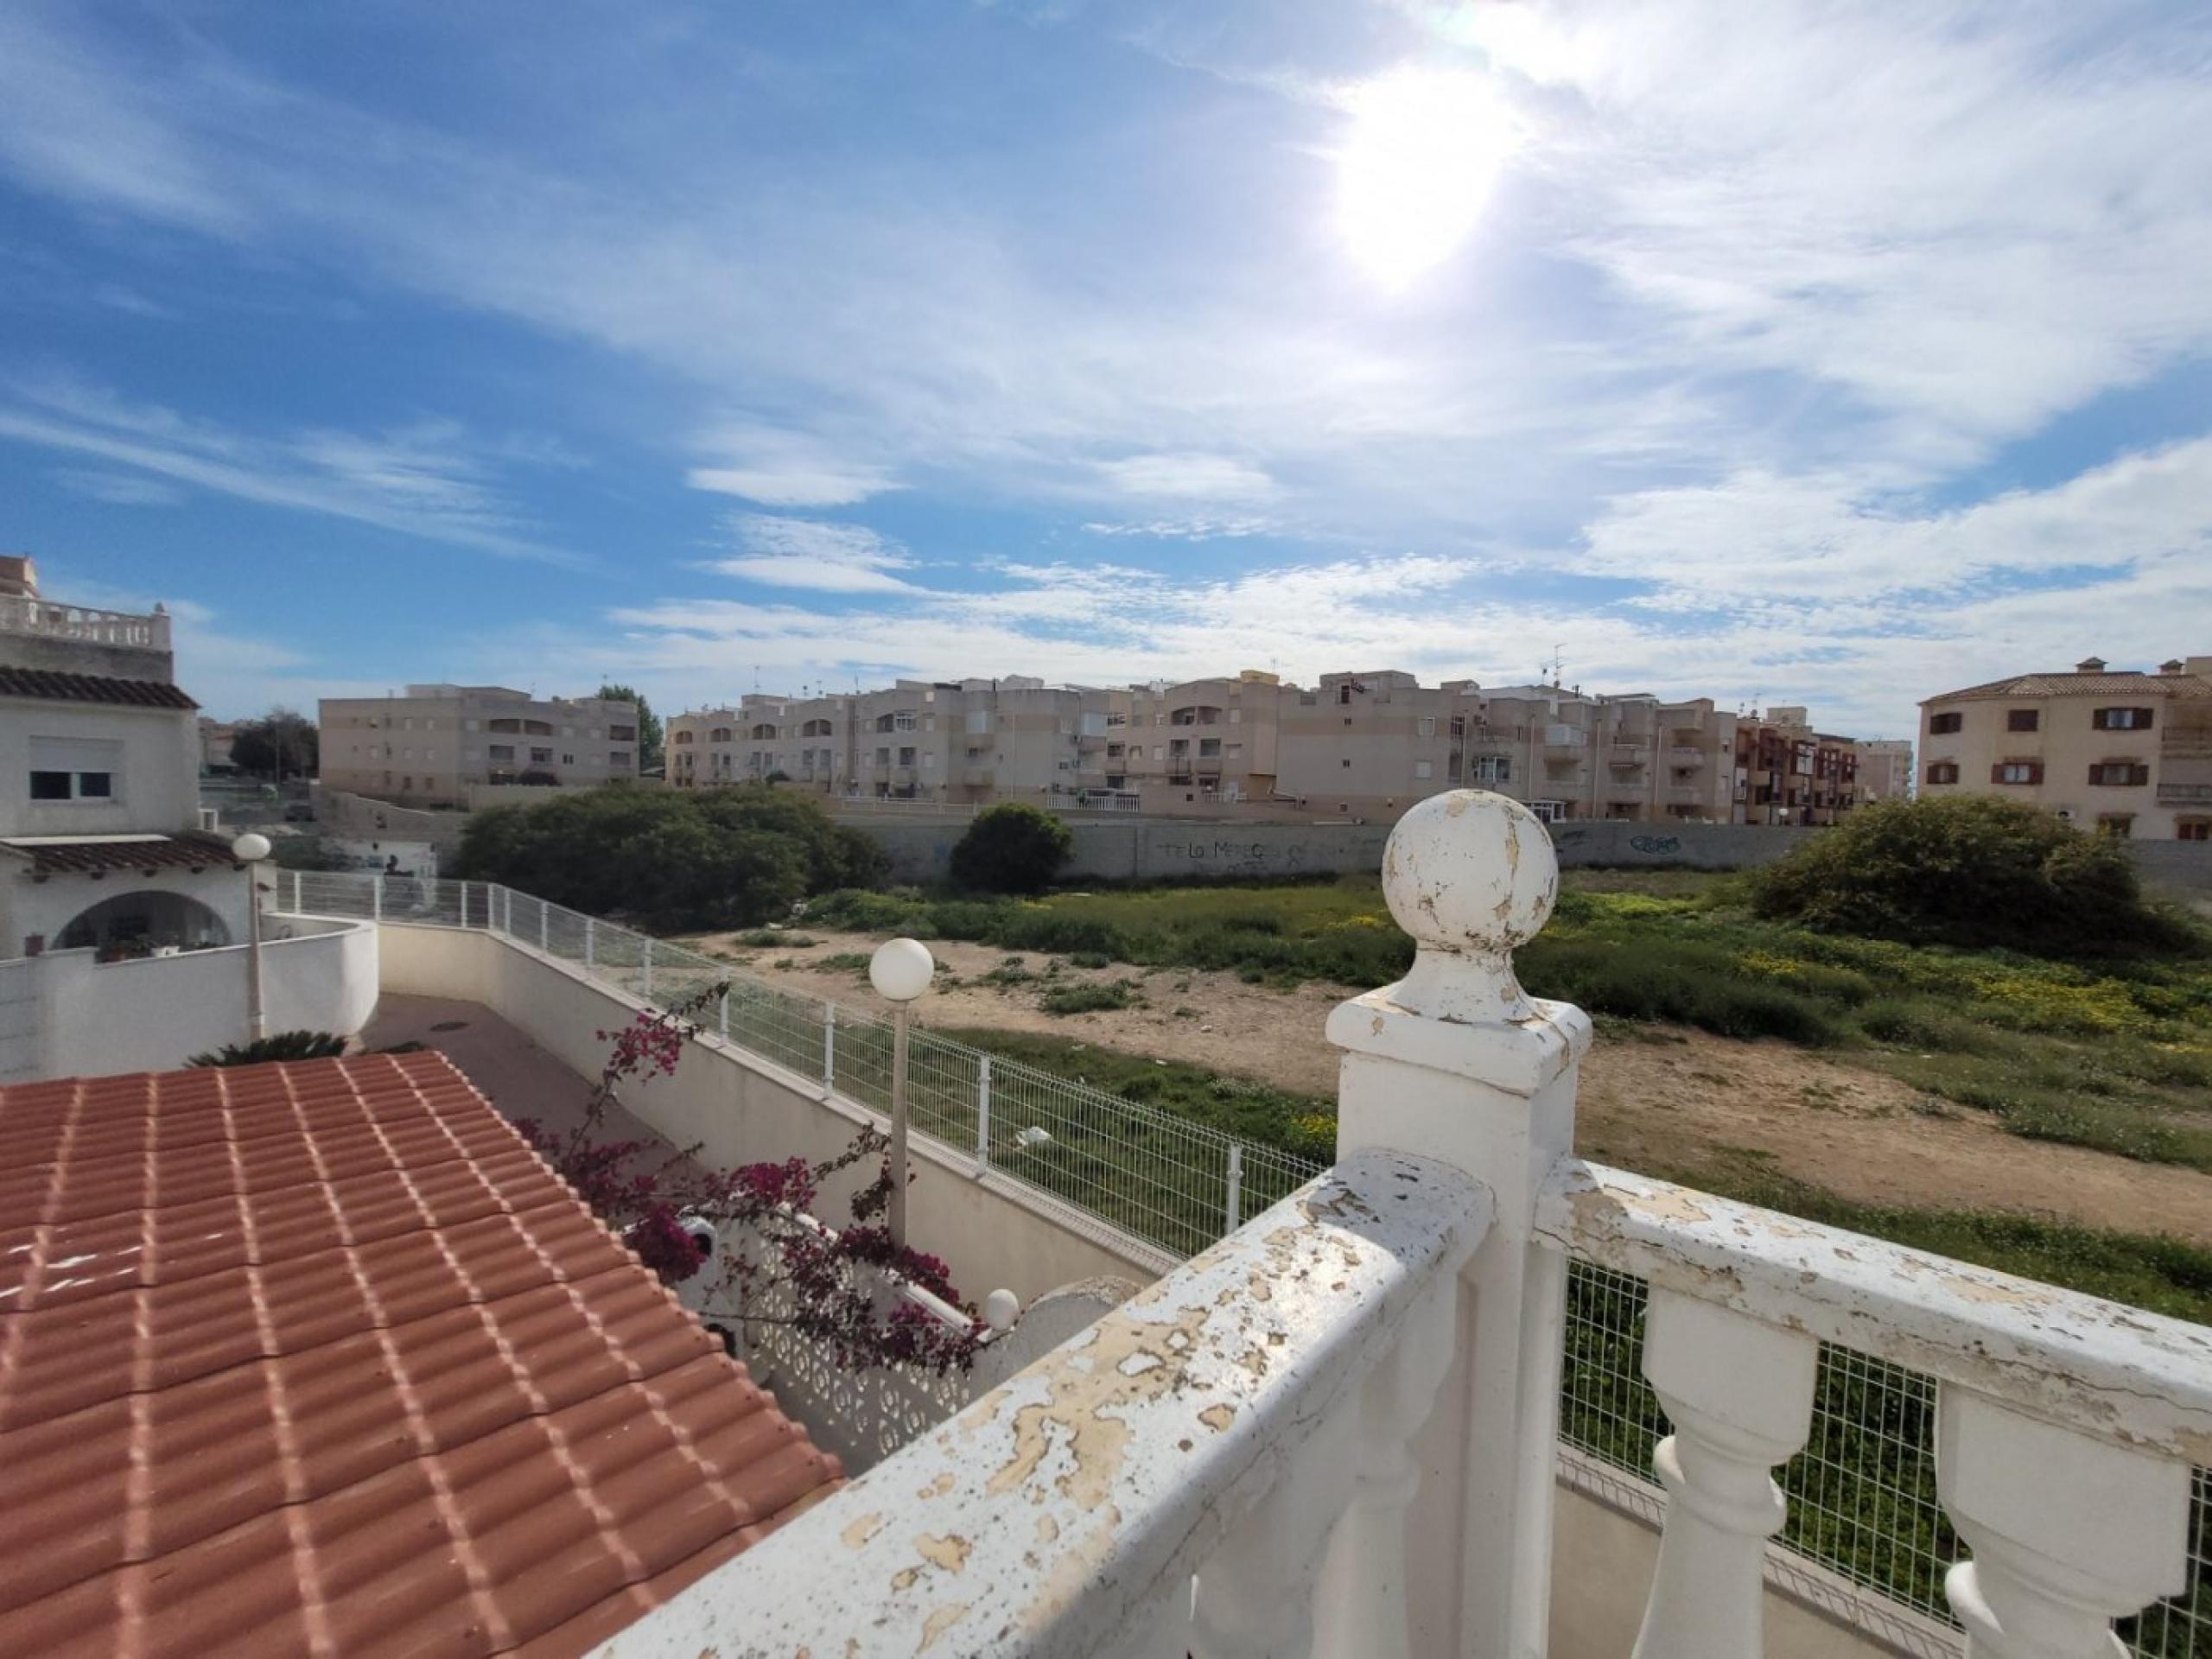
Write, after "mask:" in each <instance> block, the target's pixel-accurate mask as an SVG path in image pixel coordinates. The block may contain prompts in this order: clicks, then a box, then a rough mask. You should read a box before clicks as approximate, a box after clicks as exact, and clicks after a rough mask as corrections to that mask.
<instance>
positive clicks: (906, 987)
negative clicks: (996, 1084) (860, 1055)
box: [868, 939, 937, 1245]
mask: <svg viewBox="0 0 2212 1659" xmlns="http://www.w3.org/2000/svg"><path fill="white" fill-rule="evenodd" d="M936 976H937V963H936V961H935V959H934V958H932V957H931V955H930V952H929V947H928V946H927V945H925V944H923V943H922V942H921V941H920V940H919V939H887V940H885V941H884V942H883V943H882V944H880V945H878V946H877V947H876V949H875V955H874V956H873V957H870V958H869V959H868V983H869V984H871V985H873V986H874V987H875V988H876V991H877V992H878V994H879V995H881V996H882V997H883V998H884V999H885V1000H886V1001H888V1002H889V1003H890V1004H891V1013H892V1020H891V1215H890V1217H889V1220H890V1226H891V1242H892V1243H893V1244H899V1245H904V1244H905V1243H906V1022H907V1016H908V1014H910V1013H911V1012H912V1009H911V1006H910V1005H911V1004H912V1002H913V1000H914V999H915V998H916V997H918V996H919V995H921V994H922V993H923V992H924V991H926V990H927V989H929V988H930V981H931V979H933V978H935V977H936Z"/></svg>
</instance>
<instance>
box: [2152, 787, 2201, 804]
mask: <svg viewBox="0 0 2212 1659" xmlns="http://www.w3.org/2000/svg"><path fill="white" fill-rule="evenodd" d="M2158 804H2159V805H2160V806H2202V805H2207V804H2212V784H2165V783H2162V784H2160V785H2158Z"/></svg>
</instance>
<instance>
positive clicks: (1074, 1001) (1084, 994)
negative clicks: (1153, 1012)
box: [1037, 979, 1135, 1014]
mask: <svg viewBox="0 0 2212 1659" xmlns="http://www.w3.org/2000/svg"><path fill="white" fill-rule="evenodd" d="M1133 1001H1135V990H1134V988H1132V987H1131V985H1130V984H1129V982H1128V980H1126V979H1113V980H1107V981H1105V982H1103V983H1094V984H1090V985H1055V986H1053V987H1052V988H1051V989H1050V990H1048V991H1046V993H1045V995H1044V997H1043V998H1042V1000H1040V1001H1039V1003H1038V1004H1037V1006H1038V1007H1040V1008H1042V1009H1044V1010H1045V1012H1046V1013H1047V1014H1098V1013H1103V1012H1104V1011H1105V1010H1107V1009H1109V1008H1126V1007H1128V1006H1129V1005H1130V1003H1131V1002H1133Z"/></svg>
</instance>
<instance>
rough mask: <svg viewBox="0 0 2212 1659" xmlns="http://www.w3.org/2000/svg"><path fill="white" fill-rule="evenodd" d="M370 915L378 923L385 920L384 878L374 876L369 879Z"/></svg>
mask: <svg viewBox="0 0 2212 1659" xmlns="http://www.w3.org/2000/svg"><path fill="white" fill-rule="evenodd" d="M369 894H370V899H369V902H370V910H369V913H370V914H371V915H372V916H373V917H374V918H376V919H377V920H378V921H382V920H384V877H382V876H380V875H372V876H371V877H370V878H369Z"/></svg>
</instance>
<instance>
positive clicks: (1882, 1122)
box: [687, 931, 2212, 1244]
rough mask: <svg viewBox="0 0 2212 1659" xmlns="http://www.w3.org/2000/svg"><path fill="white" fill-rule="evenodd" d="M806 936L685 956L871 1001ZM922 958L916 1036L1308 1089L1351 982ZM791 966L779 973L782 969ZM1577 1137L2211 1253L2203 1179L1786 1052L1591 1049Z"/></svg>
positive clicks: (1649, 1157) (1313, 1088) (1848, 1194)
mask: <svg viewBox="0 0 2212 1659" xmlns="http://www.w3.org/2000/svg"><path fill="white" fill-rule="evenodd" d="M807 937H809V938H815V939H817V940H818V941H819V943H818V944H816V945H815V946H814V947H813V948H812V949H810V950H791V951H781V950H773V949H770V950H747V949H746V948H745V947H743V946H740V945H738V944H735V943H734V940H733V938H731V937H730V936H728V935H708V936H703V937H702V938H695V939H691V940H689V941H687V943H690V944H693V945H694V946H695V947H697V948H701V949H709V950H721V951H724V952H727V953H728V954H729V955H731V956H732V957H739V958H744V959H747V963H746V970H747V972H748V973H752V974H754V975H757V976H760V977H762V978H765V979H768V980H771V981H773V982H777V983H779V984H783V985H787V986H790V987H791V988H794V989H798V990H804V991H807V992H809V993H810V994H812V995H829V996H834V997H835V998H836V1000H837V1001H840V1002H842V1003H846V1004H848V1005H849V1006H854V1007H871V1008H875V1007H880V1006H881V1004H880V999H878V998H877V997H876V995H874V992H873V991H872V990H870V989H869V988H868V984H867V982H866V980H865V979H864V978H863V977H861V976H857V975H855V974H854V973H852V972H849V971H847V970H842V969H840V970H836V971H834V972H825V971H824V970H823V969H819V968H817V967H816V966H814V965H813V964H814V963H819V962H821V961H822V960H823V958H825V957H831V956H835V955H836V954H838V953H840V952H848V951H860V952H863V953H865V952H866V951H868V950H872V949H873V948H874V945H875V944H876V943H877V941H876V940H874V939H873V938H868V937H867V936H864V935H861V934H841V933H823V932H812V931H810V932H809V933H808V935H807ZM930 948H931V950H932V951H933V952H935V953H936V955H937V957H938V961H939V962H941V963H944V964H946V965H947V966H948V967H949V968H950V969H951V972H952V975H953V976H956V977H957V979H958V980H959V981H960V983H959V984H957V986H954V987H952V988H943V985H944V982H943V981H940V988H938V989H937V990H934V991H932V992H931V993H930V995H928V996H927V997H926V998H925V1000H924V1001H922V1002H921V1003H920V1004H919V1005H918V1008H917V1013H918V1017H919V1018H920V1019H921V1020H922V1021H923V1022H924V1023H925V1024H927V1025H931V1026H938V1027H957V1026H982V1027H995V1028H997V1029H1001V1030H1010V1031H1040V1032H1050V1033H1054V1034H1057V1035H1060V1036H1066V1037H1073V1038H1075V1039H1077V1040H1079V1041H1085V1042H1096V1043H1098V1044H1100V1045H1102V1046H1106V1047H1109V1048H1116V1049H1120V1050H1122V1051H1124V1052H1129V1053H1137V1054H1148V1055H1154V1056H1157V1057H1159V1058H1166V1059H1173V1060H1183V1061H1187V1062H1189V1063H1191V1064H1192V1065H1204V1066H1207V1067H1210V1068H1211V1069H1213V1070H1216V1071H1226V1072H1234V1073H1238V1074H1241V1075H1243V1076H1245V1077H1258V1078H1262V1079H1263V1080H1265V1081H1267V1082H1268V1083H1272V1084H1275V1085H1276V1086H1278V1087H1280V1088H1285V1089H1292V1090H1300V1091H1301V1092H1304V1093H1307V1094H1317V1095H1332V1094H1333V1093H1335V1091H1336V1078H1337V1065H1336V1052H1335V1051H1334V1050H1333V1049H1332V1048H1331V1047H1330V1046H1329V1045H1328V1043H1327V1041H1326V1039H1325V1038H1324V1037H1323V1036H1322V1034H1321V1023H1322V1019H1323V1016H1324V1015H1325V1014H1326V1012H1327V1011H1328V1009H1329V1008H1330V1007H1332V1006H1333V1005H1334V1004H1335V1003H1336V1002H1338V1001H1341V1000H1342V999H1343V998H1344V997H1345V996H1347V995H1351V991H1349V990H1347V989H1346V988H1343V987H1340V986H1339V987H1326V988H1325V987H1319V986H1308V987H1306V988H1305V989H1303V990H1300V991H1297V992H1283V991H1274V990H1269V989H1268V988H1265V987H1263V986H1257V985H1247V984H1245V983H1243V982H1242V981H1240V980H1238V979H1237V978H1236V976H1234V975H1230V974H1205V973H1190V972H1187V971H1185V970H1184V969H1151V970H1149V971H1147V970H1145V969H1135V968H1130V967H1127V966H1122V965H1116V967H1113V968H1109V969H1097V970H1086V969H1077V968H1074V967H1071V966H1068V965H1065V964H1063V966H1062V969H1061V975H1062V977H1063V979H1072V980H1078V981H1080V980H1113V979H1122V978H1130V979H1135V980H1136V981H1137V982H1139V983H1140V984H1141V987H1142V990H1143V996H1144V1004H1145V1005H1144V1006H1142V1007H1132V1008H1127V1009H1121V1010H1116V1011H1113V1012H1108V1013H1100V1014H1073V1015H1054V1014H1046V1013H1044V1012H1042V1011H1041V1010H1040V1009H1039V1007H1038V1006H1037V997H1038V992H1039V986H1038V985H1037V984H1035V983H1034V982H1032V983H1028V984H1023V985H1016V986H1011V987H999V986H990V985H980V984H976V983H975V982H974V981H975V980H976V977H977V976H980V975H982V974H984V973H987V972H988V971H989V970H990V969H994V968H995V967H997V966H998V965H999V963H1001V961H1002V960H1004V958H1005V954H1006V953H1005V952H1003V951H1001V950H998V949H997V948H995V947H994V946H989V945H978V944H958V943H954V942H948V941H938V942H936V943H933V944H931V947H930ZM1049 960H1050V958H1049V957H1043V956H1040V955H1035V954H1032V955H1030V956H1028V957H1027V958H1026V959H1025V961H1026V965H1027V967H1028V968H1029V969H1030V970H1031V971H1032V972H1041V971H1042V970H1043V969H1044V968H1045V966H1046V963H1047V962H1048V961H1049ZM786 961H787V962H788V963H789V965H788V966H785V967H778V966H777V965H776V964H777V963H779V962H786ZM1179 1009H1187V1010H1188V1011H1189V1012H1188V1013H1187V1014H1178V1012H1177V1011H1178V1010H1179ZM1575 1139H1576V1144H1577V1147H1578V1148H1579V1149H1580V1151H1581V1152H1582V1153H1583V1154H1584V1155H1585V1156H1586V1157H1589V1158H1591V1159H1593V1160H1597V1161H1599V1162H1602V1163H1609V1164H1617V1165H1620V1166H1624V1167H1626V1168H1630V1169H1635V1168H1638V1167H1648V1166H1653V1165H1661V1166H1666V1167H1668V1168H1669V1169H1673V1170H1688V1171H1694V1170H1695V1169H1696V1168H1697V1167H1698V1166H1700V1165H1703V1164H1705V1163H1707V1162H1708V1161H1709V1160H1716V1159H1723V1158H1726V1159H1738V1160H1740V1159H1741V1158H1743V1157H1744V1156H1745V1155H1746V1154H1748V1155H1750V1156H1752V1157H1755V1158H1757V1159H1758V1160H1760V1161H1761V1163H1762V1164H1763V1166H1765V1167H1768V1168H1770V1169H1773V1170H1775V1171H1777V1172H1778V1173H1782V1174H1784V1175H1788V1176H1790V1177H1793V1178H1795V1179H1798V1180H1802V1181H1805V1182H1808V1183H1809V1184H1811V1185H1815V1186H1819V1187H1822V1188H1825V1189H1826V1190H1827V1191H1828V1192H1834V1193H1836V1194H1838V1195H1839V1196H1840V1197H1843V1198H1851V1199H1854V1200H1857V1201H1859V1202H1862V1203H1874V1204H1897V1205H1910V1206H1912V1207H1915V1208H1923V1209H1974V1210H2012V1211H2027V1212H2030V1213H2032V1214H2037V1215H2042V1216H2047V1217H2058V1218H2062V1219H2065V1220H2070V1221H2077V1222H2082V1223H2087V1224H2090V1225H2094V1226H2100V1227H2115V1228H2122V1229H2125V1230H2128V1231H2130V1232H2163V1233H2170V1234H2172V1235H2174V1236H2177V1237H2181V1238H2185V1239H2189V1240H2191V1241H2193V1242H2195V1243H2200V1244H2212V1176H2208V1175H2203V1174H2200V1173H2197V1172H2196V1171H2194V1170H2187V1169H2179V1168H2175V1167H2173V1166H2168V1165H2163V1164H2142V1163H2136V1162H2133V1161H2132V1160H2128V1159H2125V1158H2115V1157H2112V1156H2110V1155H2108V1154H2104V1153H2097V1152H2090V1151H2088V1150H2085V1149H2083V1148H2082V1147H2063V1146H2056V1145H2052V1144H2050V1143H2049V1142H2044V1141H2024V1140H2022V1139H2020V1138H2019V1137H2018V1136H2017V1135H2008V1134H2006V1133H2005V1131H2004V1130H2003V1129H2001V1128H1999V1127H1997V1125H1996V1123H1995V1122H1994V1121H1993V1119H1991V1118H1989V1117H1987V1116H1985V1115H1983V1114H1981V1113H1979V1112H1975V1111H1972V1110H1970V1109H1967V1108H1963V1107H1959V1106H1955V1105H1950V1104H1948V1103H1942V1102H1936V1101H1933V1100H1930V1099H1929V1097H1928V1096H1923V1095H1922V1094H1921V1093H1919V1092H1918V1091H1917V1090H1913V1089H1910V1088H1909V1087H1907V1086H1906V1085H1905V1084H1901V1083H1898V1082H1897V1081H1896V1080H1895V1079H1893V1078H1891V1077H1884V1076H1882V1075H1880V1074H1878V1073H1877V1072H1872V1071H1860V1070H1858V1069H1856V1068H1854V1067H1852V1066H1848V1065H1839V1064H1837V1063H1836V1062H1835V1061H1834V1060H1831V1059H1827V1058H1823V1057H1821V1056H1820V1055H1818V1054H1813V1053H1808V1052H1806V1051H1804V1050H1802V1049H1798V1048H1793V1047H1790V1046H1788V1045H1787V1044H1783V1043H1779V1042H1758V1043H1745V1042H1736V1041H1732V1040H1730V1039H1726V1038H1720V1037H1713V1036H1708V1035H1707V1034H1706V1033H1703V1032H1696V1031H1680V1032H1678V1031H1675V1030H1672V1029H1668V1030H1664V1031H1660V1030H1649V1031H1636V1030H1631V1031H1629V1032H1627V1033H1624V1034H1618V1035H1616V1034H1608V1035H1607V1036H1605V1037H1601V1038H1600V1039H1599V1042H1598V1044H1597V1046H1595V1047H1594V1048H1593V1049H1592V1052H1591V1053H1590V1055H1589V1057H1588V1058H1586V1060H1585V1061H1584V1062H1583V1069H1582V1090H1581V1097H1580V1104H1579V1109H1578V1119H1577V1126H1576V1132H1575Z"/></svg>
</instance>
